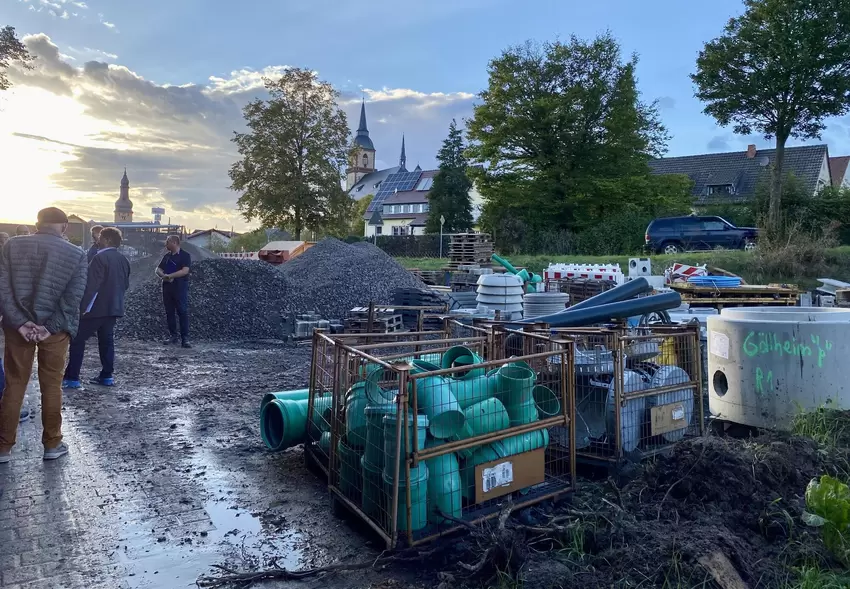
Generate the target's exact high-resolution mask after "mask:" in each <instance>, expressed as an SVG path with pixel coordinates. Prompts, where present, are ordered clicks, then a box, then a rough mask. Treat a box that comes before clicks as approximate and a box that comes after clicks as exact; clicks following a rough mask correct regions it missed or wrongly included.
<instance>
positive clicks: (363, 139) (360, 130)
mask: <svg viewBox="0 0 850 589" xmlns="http://www.w3.org/2000/svg"><path fill="white" fill-rule="evenodd" d="M354 145H356V146H357V147H360V148H362V149H366V150H370V151H375V146H374V145H373V144H372V139H371V138H370V137H369V127H368V126H367V125H366V99H365V98H364V99H363V102H362V103H361V104H360V126H359V127H357V135H355V137H354Z"/></svg>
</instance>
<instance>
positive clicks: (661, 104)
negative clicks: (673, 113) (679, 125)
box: [657, 96, 676, 110]
mask: <svg viewBox="0 0 850 589" xmlns="http://www.w3.org/2000/svg"><path fill="white" fill-rule="evenodd" d="M657 104H658V109H659V110H673V109H674V108H676V99H675V98H673V97H672V96H662V97H661V98H659V99H658V101H657Z"/></svg>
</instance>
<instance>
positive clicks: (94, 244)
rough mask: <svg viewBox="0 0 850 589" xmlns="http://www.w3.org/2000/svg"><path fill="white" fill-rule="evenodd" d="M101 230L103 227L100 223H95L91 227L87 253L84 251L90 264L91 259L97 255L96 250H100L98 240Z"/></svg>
mask: <svg viewBox="0 0 850 589" xmlns="http://www.w3.org/2000/svg"><path fill="white" fill-rule="evenodd" d="M101 231H103V227H101V226H100V225H95V226H94V227H92V228H91V246H90V247H89V251H88V253H86V258H87V259H88V261H89V264H91V261H92V260H93V259H94V257H95V256H96V255H97V252H98V250H100V245H99V244H98V241H100V232H101Z"/></svg>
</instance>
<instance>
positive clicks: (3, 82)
mask: <svg viewBox="0 0 850 589" xmlns="http://www.w3.org/2000/svg"><path fill="white" fill-rule="evenodd" d="M30 60H32V56H31V55H30V54H29V52H28V51H27V48H26V46H25V45H24V44H23V43H21V41H20V40H19V39H18V36H17V35H16V34H15V27H4V28H2V29H0V90H7V89H8V88H9V87H10V86H11V85H12V83H11V82H10V81H9V78H8V76H7V75H6V70H8V69H9V66H11V65H12V64H13V63H15V62H17V63H18V64H19V65H22V66H23V67H25V68H30V67H32V66H31V65H30V63H29V62H30Z"/></svg>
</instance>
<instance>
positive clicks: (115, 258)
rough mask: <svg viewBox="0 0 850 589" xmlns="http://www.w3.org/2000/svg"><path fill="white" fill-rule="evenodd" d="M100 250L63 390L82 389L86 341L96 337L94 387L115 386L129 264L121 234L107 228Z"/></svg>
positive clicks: (91, 268)
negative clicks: (117, 338)
mask: <svg viewBox="0 0 850 589" xmlns="http://www.w3.org/2000/svg"><path fill="white" fill-rule="evenodd" d="M99 237H100V241H99V243H100V246H101V248H100V249H99V250H98V252H97V255H95V256H94V258H92V261H91V263H90V264H89V271H88V281H87V282H86V291H85V293H83V299H82V302H81V303H80V329H79V330H78V331H77V335H76V337H74V339H73V340H71V353H70V357H69V359H68V366H67V368H65V378H64V379H63V380H62V388H64V389H81V388H83V386H82V384H81V383H80V368H81V367H82V365H83V356H84V355H85V353H86V340H88V339H89V338H90V337H91V336H93V335H94V334H97V347H98V351H99V352H100V366H101V370H100V375H99V376H98V377H97V378H95V379H92V380H91V381H90V382H91V383H92V384H97V385H101V386H105V387H111V386H115V378H114V377H113V370H114V366H115V340H114V330H115V322H116V321H117V320H118V318H119V317H123V316H124V294H125V293H126V292H127V288H128V287H129V286H130V263H129V262H128V261H127V258H125V257H124V256H123V255H121V254H120V253H119V252H118V249H117V248H118V247H120V246H121V232H120V231H119V230H118V229H115V228H114V227H107V228H106V229H104V230H103V231H102V232H101V233H100V236H99Z"/></svg>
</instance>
